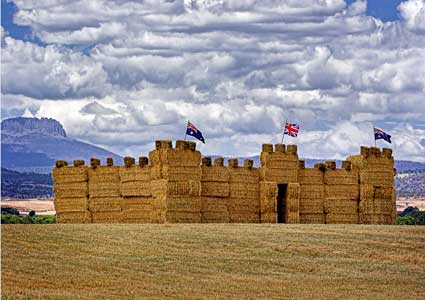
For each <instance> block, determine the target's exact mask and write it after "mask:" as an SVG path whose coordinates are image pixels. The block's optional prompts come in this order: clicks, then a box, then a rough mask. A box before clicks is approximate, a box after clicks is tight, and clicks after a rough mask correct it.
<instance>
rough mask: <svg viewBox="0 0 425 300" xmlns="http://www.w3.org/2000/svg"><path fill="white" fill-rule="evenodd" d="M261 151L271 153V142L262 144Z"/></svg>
mask: <svg viewBox="0 0 425 300" xmlns="http://www.w3.org/2000/svg"><path fill="white" fill-rule="evenodd" d="M262 152H266V153H273V145H272V144H263V147H262Z"/></svg>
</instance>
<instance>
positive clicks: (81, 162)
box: [73, 159, 85, 167]
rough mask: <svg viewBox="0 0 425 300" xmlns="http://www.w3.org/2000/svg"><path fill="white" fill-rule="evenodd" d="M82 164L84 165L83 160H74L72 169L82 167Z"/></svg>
mask: <svg viewBox="0 0 425 300" xmlns="http://www.w3.org/2000/svg"><path fill="white" fill-rule="evenodd" d="M84 164H85V161H84V159H75V160H74V161H73V165H74V167H82V166H84Z"/></svg>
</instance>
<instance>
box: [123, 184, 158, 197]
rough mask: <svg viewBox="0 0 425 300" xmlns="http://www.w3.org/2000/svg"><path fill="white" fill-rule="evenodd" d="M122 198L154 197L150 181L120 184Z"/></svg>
mask: <svg viewBox="0 0 425 300" xmlns="http://www.w3.org/2000/svg"><path fill="white" fill-rule="evenodd" d="M120 191H121V196H125V197H131V196H134V197H137V196H139V197H140V196H144V197H148V196H151V195H152V192H151V183H150V181H127V182H122V183H121V184H120Z"/></svg>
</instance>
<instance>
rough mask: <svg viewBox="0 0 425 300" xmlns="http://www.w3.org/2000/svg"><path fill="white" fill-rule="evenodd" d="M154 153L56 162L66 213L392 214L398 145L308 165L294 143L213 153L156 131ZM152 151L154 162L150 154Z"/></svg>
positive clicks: (167, 217)
mask: <svg viewBox="0 0 425 300" xmlns="http://www.w3.org/2000/svg"><path fill="white" fill-rule="evenodd" d="M155 148H156V149H155V150H153V151H151V152H150V153H149V159H148V158H147V157H140V158H139V161H138V164H136V162H135V159H134V158H131V157H126V158H125V159H124V164H125V165H124V166H114V165H113V161H112V159H108V160H107V164H106V165H104V166H102V165H101V163H100V160H98V159H95V158H93V159H91V162H90V167H85V166H84V161H80V160H76V161H74V166H73V167H70V166H67V163H66V162H65V161H57V163H56V168H54V169H53V178H54V192H55V209H56V211H57V222H58V223H199V222H203V223H212V222H215V223H229V222H230V223H276V222H278V221H281V220H282V221H283V222H284V223H321V224H358V223H360V224H394V223H395V210H396V205H395V190H394V169H393V167H394V159H393V157H392V153H391V150H390V149H383V151H382V153H381V151H380V149H378V148H366V147H362V148H361V154H360V155H355V156H350V157H349V158H348V159H347V161H344V162H343V163H342V168H336V165H335V162H334V161H327V162H326V164H324V163H318V164H316V165H315V167H314V168H305V165H304V162H303V161H299V160H298V155H297V148H296V146H294V145H289V146H285V145H281V144H278V145H275V147H274V149H273V145H270V144H266V145H263V151H262V153H261V158H260V160H261V167H260V168H258V169H257V168H254V167H253V161H252V160H245V161H244V166H238V160H237V159H229V161H228V166H224V160H223V159H222V158H217V159H216V160H215V161H214V165H213V164H212V162H211V159H210V158H208V157H204V158H203V159H202V164H201V153H200V152H199V151H196V144H195V143H193V142H186V141H177V142H176V147H175V148H173V145H172V143H171V141H157V142H156V144H155ZM149 161H150V164H149Z"/></svg>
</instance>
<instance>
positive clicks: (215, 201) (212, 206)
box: [201, 197, 227, 212]
mask: <svg viewBox="0 0 425 300" xmlns="http://www.w3.org/2000/svg"><path fill="white" fill-rule="evenodd" d="M220 211H226V212H227V199H226V198H219V197H202V198H201V212H220Z"/></svg>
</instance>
